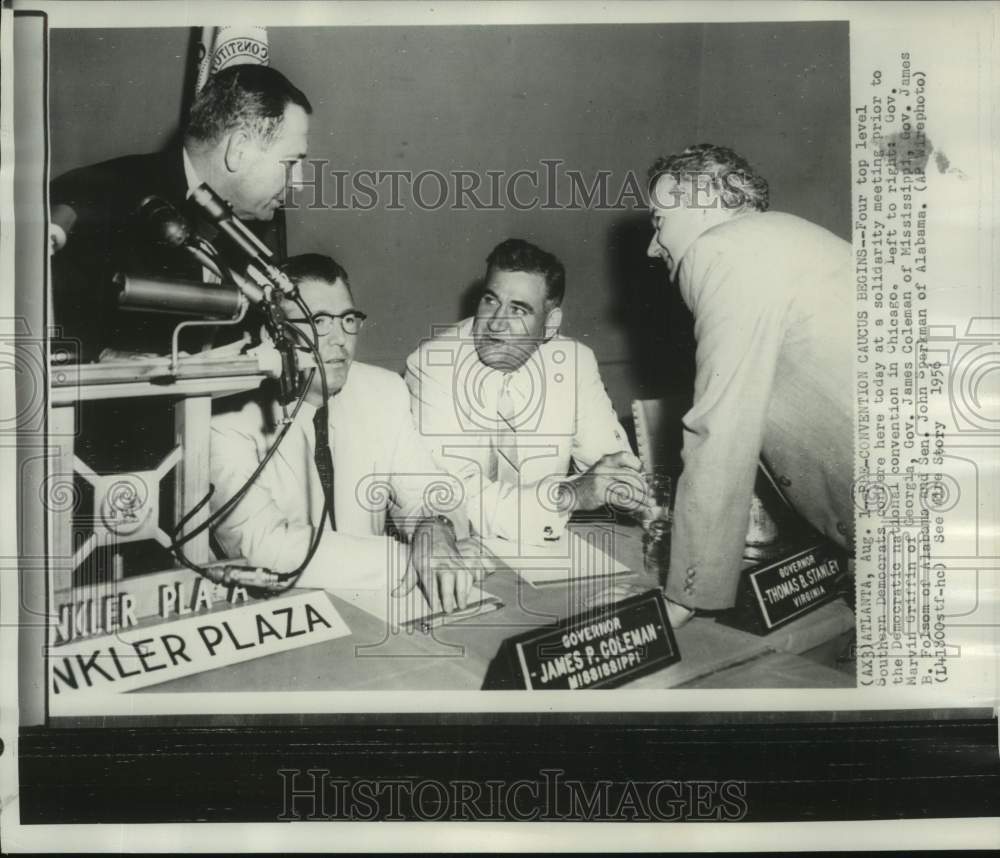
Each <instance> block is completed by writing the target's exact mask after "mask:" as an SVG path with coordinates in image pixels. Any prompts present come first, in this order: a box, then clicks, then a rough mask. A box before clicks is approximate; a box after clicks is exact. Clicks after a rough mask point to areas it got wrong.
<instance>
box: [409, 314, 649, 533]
mask: <svg viewBox="0 0 1000 858" xmlns="http://www.w3.org/2000/svg"><path fill="white" fill-rule="evenodd" d="M507 375H508V374H507V373H504V372H501V371H500V370H496V369H493V368H491V367H488V366H486V365H485V364H483V363H482V362H481V361H480V360H479V358H478V354H477V353H476V349H475V344H474V342H473V338H472V320H471V319H466V320H465V321H463V322H460V323H459V324H458V325H455V326H452V327H450V328H448V329H446V330H445V331H443V332H441V333H439V334H438V335H437V336H435V337H433V338H431V339H428V340H425V341H424V342H422V343H421V345H420V347H419V348H418V349H417V350H416V351H415V352H413V354H411V355H410V357H409V358H408V360H407V366H406V382H407V385H408V386H409V388H410V407H411V409H412V411H413V417H414V420H415V421H416V424H417V428H418V430H419V431H420V433H421V434H422V435H423V438H424V441H425V442H426V443H427V445H428V446H429V448H430V450H431V454H432V455H433V457H434V461H435V462H436V463H437V465H438V466H439V467H441V468H443V469H444V470H446V471H448V472H449V473H450V474H452V475H454V476H456V477H458V479H459V480H461V482H462V484H463V485H464V487H465V493H466V511H467V512H468V514H469V521H470V525H471V526H472V528H473V530H475V531H476V532H477V533H479V534H480V535H481V536H484V537H487V538H489V537H501V538H504V539H508V540H510V541H514V542H517V543H522V544H526V545H538V544H544V543H545V542H551V541H554V540H557V539H559V538H560V536H561V534H562V531H563V529H564V528H565V525H566V522H567V519H568V517H569V516H568V514H567V513H565V512H559V511H558V510H557V508H556V507H557V504H556V502H555V501H556V497H555V494H554V489H555V487H556V486H557V485H558V484H559V483H561V482H562V481H564V480H565V479H566V477H567V475H568V474H569V472H570V468H571V466H572V467H573V468H574V469H575V470H577V471H585V470H587V469H588V468H589V467H590V466H591V465H593V464H594V463H595V462H596V461H597V460H598V459H600V458H601V456H603V455H605V454H607V453H617V452H620V451H623V450H628V449H629V445H628V440H627V438H626V436H625V431H624V430H623V429H622V427H621V424H620V423H619V422H618V418H617V417H616V415H615V412H614V409H613V408H612V406H611V400H610V399H609V398H608V395H607V392H606V391H605V389H604V384H603V383H602V381H601V377H600V373H599V371H598V368H597V360H596V359H595V357H594V353H593V352H592V351H591V350H590V349H589V348H587V347H586V346H584V345H583V344H582V343H578V342H576V341H575V340H572V339H569V338H568V337H562V336H556V337H553V338H552V339H550V340H548V341H547V342H544V343H542V344H541V345H540V346H539V347H538V348H537V349H536V350H535V352H534V353H533V354H532V355H531V357H530V358H529V359H528V360H527V361H526V362H525V363H524V364H523V365H522V366H521V367H519V368H518V369H517V370H516V371H514V372H513V373H510V374H509V379H510V380H509V384H510V395H511V399H512V400H513V403H514V412H515V424H516V426H517V451H518V459H519V480H518V483H517V484H516V485H515V484H512V483H509V482H504V481H501V480H497V479H492V478H491V467H492V465H493V461H494V457H495V446H496V433H497V400H498V397H499V394H500V389H501V387H502V385H503V383H504V379H505V377H507Z"/></svg>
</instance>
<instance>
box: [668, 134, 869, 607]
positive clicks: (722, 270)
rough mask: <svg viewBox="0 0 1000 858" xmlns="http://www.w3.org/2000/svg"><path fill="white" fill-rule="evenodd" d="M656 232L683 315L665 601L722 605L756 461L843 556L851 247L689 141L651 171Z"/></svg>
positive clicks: (736, 566) (848, 465)
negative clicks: (773, 204) (689, 348)
mask: <svg viewBox="0 0 1000 858" xmlns="http://www.w3.org/2000/svg"><path fill="white" fill-rule="evenodd" d="M649 175H650V180H649V190H650V197H651V204H650V209H651V212H652V216H653V230H654V232H653V238H652V241H650V244H649V250H648V254H649V256H651V257H654V258H660V259H662V260H663V261H664V263H665V264H666V266H667V274H668V277H669V278H670V281H671V282H672V281H673V280H676V281H677V283H678V286H679V288H680V292H681V296H682V297H683V299H684V302H685V304H687V306H688V308H689V309H690V310H691V312H692V314H693V315H694V326H695V327H694V331H695V337H696V339H697V343H698V345H697V352H696V375H695V390H694V404H693V406H692V408H691V410H690V411H688V412H687V414H685V415H684V417H683V428H684V442H683V451H682V460H683V471H682V473H681V477H680V480H679V482H678V486H677V496H676V504H675V514H674V526H673V536H672V545H671V555H670V572H669V575H668V578H667V596H668V598H669V599H671V600H673V602H675V603H679V604H680V605H683V606H686V607H687V608H688V609H704V610H718V609H725V608H729V607H731V606H732V605H733V603H734V600H735V597H736V590H737V586H738V583H739V577H740V571H741V567H742V562H741V561H742V555H743V549H744V543H745V537H746V533H747V524H748V519H749V514H750V503H751V496H752V492H753V485H754V476H755V474H756V471H757V463H758V458H762V459H764V461H765V462H766V463H767V465H768V466H769V467H770V469H771V471H772V473H773V474H774V475H775V478H776V479H777V481H778V483H779V485H780V486H781V488H782V491H783V492H784V494H785V496H786V497H787V498H788V501H789V502H790V504H791V505H792V507H793V508H794V509H795V510H796V511H797V512H798V513H799V514H800V515H801V516H802V517H803V518H805V519H806V520H807V521H808V522H809V523H810V524H812V526H813V527H815V528H816V529H817V530H819V531H820V532H822V533H823V534H825V535H826V536H827V537H828V538H829V539H831V540H832V541H833V542H834V543H836V544H837V545H839V546H841V547H842V548H844V549H845V550H848V551H849V550H850V548H851V545H852V537H853V522H854V513H853V505H852V494H851V486H852V480H853V473H854V450H853V439H854V416H853V415H854V405H853V393H852V391H853V362H854V352H853V347H852V344H853V337H854V330H853V327H852V326H853V313H852V306H853V297H854V295H853V278H852V257H851V246H850V244H848V243H847V242H846V241H844V240H843V239H841V238H838V237H837V236H835V235H833V234H832V233H830V232H828V231H827V230H825V229H823V228H822V227H820V226H817V225H815V224H813V223H810V222H809V221H806V220H803V219H802V218H799V217H795V216H794V215H790V214H782V213H779V212H769V211H767V208H768V186H767V182H766V181H765V180H764V179H763V178H762V177H761V176H760V175H759V174H757V173H756V172H755V171H754V170H753V168H752V167H751V166H750V165H749V164H748V163H747V161H746V160H745V159H743V158H742V157H740V156H739V155H737V154H736V153H735V152H733V151H732V150H730V149H726V148H723V147H720V146H712V145H708V144H701V145H698V146H692V147H689V148H688V149H686V150H685V151H684V152H681V153H679V154H677V155H673V156H671V157H669V158H661V159H659V160H658V161H657V162H656V163H655V164H654V165H653V167H652V168H651V169H650V171H649Z"/></svg>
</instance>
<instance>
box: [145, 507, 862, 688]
mask: <svg viewBox="0 0 1000 858" xmlns="http://www.w3.org/2000/svg"><path fill="white" fill-rule="evenodd" d="M571 527H572V528H573V529H574V530H576V531H577V532H578V533H586V532H587V531H590V530H592V529H594V528H597V529H598V530H599V531H600V532H601V533H602V534H605V537H604V538H607V536H606V534H608V533H609V532H610V534H611V538H612V539H613V543H612V545H613V554H614V556H615V557H616V559H618V560H619V561H620V562H621V563H623V564H625V565H626V566H627V567H628V568H629V569H642V547H641V533H642V531H641V530H640V529H639V528H638V527H623V526H621V525H615V526H610V525H607V524H599V525H594V524H573V525H571ZM598 544H600V543H598ZM604 544H605V545H606V544H607V543H604ZM617 580H618V582H619V583H618V585H616V586H617V587H618V588H619V589H618V590H617V591H616V592H615V593H614V596H615V597H617V598H623V597H624V596H626V595H631V594H633V593H637V592H643V591H645V590H649V589H651V588H653V587H656V586H657V582H656V581H655V580H654V578H653V577H652V576H649V575H647V574H646V573H645V572H641V573H637V574H633V575H627V576H621V577H619V578H618V579H617ZM622 585H625V590H622V589H621V587H622ZM484 586H485V589H486V590H487V591H488V592H489V593H492V594H493V595H496V596H498V597H499V598H501V599H502V600H503V602H504V607H503V609H502V610H499V611H494V612H492V613H488V614H483V615H480V616H478V617H473V618H469V619H466V620H461V621H458V622H455V623H453V624H447V625H444V626H439V627H437V628H434V629H432V630H431V631H430V632H422V631H418V630H412V631H407V630H400V631H398V632H396V633H391V632H388V631H387V629H386V624H385V623H384V622H383V621H381V620H379V619H377V618H376V617H374V616H372V615H371V614H368V613H366V612H364V611H362V610H361V609H360V608H358V607H357V606H355V605H353V604H351V603H349V602H345V601H343V600H342V599H339V598H337V597H335V596H333V595H332V594H326V595H327V597H328V598H330V600H331V602H332V603H333V605H334V606H335V607H336V609H337V610H338V611H339V613H340V615H341V616H342V617H343V619H344V620H345V622H346V623H347V625H348V626H349V627H350V629H351V635H350V636H348V637H343V638H338V639H336V640H332V641H326V642H323V643H319V644H314V645H312V646H308V647H302V648H299V649H295V650H290V651H287V652H282V653H276V654H274V655H269V656H265V657H263V658H258V659H255V660H253V661H248V662H243V663H239V664H234V665H229V666H226V667H223V668H219V669H216V670H211V671H206V672H204V673H200V674H196V675H193V676H187V677H184V678H181V679H176V680H172V681H170V682H165V683H162V684H160V685H157V686H153V687H151V688H147V689H143V690H142V691H141V692H134V693H176V692H220V691H247V690H254V691H267V692H282V691H313V690H317V691H318V690H323V691H331V690H380V691H385V690H390V691H399V690H421V691H427V690H442V691H444V690H463V691H470V690H478V689H480V688H481V687H482V683H483V678H484V676H485V675H486V671H487V668H488V666H489V664H490V662H491V660H492V659H493V657H494V656H495V655H496V653H497V650H498V649H499V647H500V644H501V643H502V642H503V641H504V640H505V639H506V638H509V637H511V636H514V635H517V634H521V633H523V632H525V631H528V630H529V629H535V628H538V627H540V626H546V625H550V624H552V623H554V622H556V621H557V620H558V619H561V618H564V617H566V616H569V615H571V614H574V613H579V612H580V611H582V610H586V609H587V608H588V607H593V604H594V597H595V595H596V594H597V593H598V592H599V591H600V590H603V591H604V595H605V597H606V596H607V588H608V586H609V585H608V584H607V582H605V581H591V582H583V583H574V584H572V585H567V584H562V585H549V586H547V587H540V588H535V587H532V586H531V585H529V584H527V583H526V582H525V581H523V580H522V579H521V578H520V577H519V576H518V575H517V574H516V573H515V572H513V571H510V570H503V571H498V572H496V573H494V574H493V575H492V576H490V577H489V578H488V579H487V581H486V583H485V585H484ZM853 628H854V615H853V613H852V612H851V611H850V609H849V608H848V607H847V606H846V605H845V604H843V602H841V601H839V600H838V601H836V602H831V603H829V604H826V605H823V606H821V607H820V608H818V609H817V610H815V611H813V612H811V613H809V614H807V615H805V616H804V617H802V618H800V619H798V620H796V621H794V622H792V623H790V624H789V625H787V626H784V627H783V628H781V629H778V630H777V631H775V632H772V633H771V634H769V635H767V636H763V637H761V636H757V635H752V634H749V633H746V632H742V631H739V630H737V629H733V628H730V627H728V626H725V625H722V624H720V623H718V622H716V621H715V620H714V619H712V618H708V617H695V618H694V619H693V620H691V621H690V622H689V623H687V624H686V625H684V626H682V627H681V628H680V629H677V630H676V631H675V636H676V638H677V645H678V649H679V650H680V653H681V660H680V661H679V662H678V663H676V664H673V665H671V666H669V667H667V668H664V669H662V670H659V671H657V672H655V673H652V674H649V675H647V676H644V677H641V678H639V679H637V680H635V681H633V682H631V683H629V685H628V687H629V688H672V687H677V686H684V687H709V688H773V687H783V688H789V687H792V688H794V687H800V688H816V687H853V686H854V677H853V676H851V675H850V674H847V673H843V672H841V671H837V670H834V669H832V668H831V667H826V666H824V665H822V664H819V663H817V662H815V661H810V660H808V659H806V658H802V657H801V656H800V655H799V654H800V653H804V652H806V651H808V650H810V649H813V648H814V647H817V646H820V645H822V644H824V643H827V642H829V641H830V640H832V639H834V638H837V637H838V636H844V635H846V634H848V633H849V632H850V631H851V630H852V629H853Z"/></svg>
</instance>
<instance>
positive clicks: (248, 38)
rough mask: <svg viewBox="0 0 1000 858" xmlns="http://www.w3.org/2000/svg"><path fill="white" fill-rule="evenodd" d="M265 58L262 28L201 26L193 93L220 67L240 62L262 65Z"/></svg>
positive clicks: (263, 31)
mask: <svg viewBox="0 0 1000 858" xmlns="http://www.w3.org/2000/svg"><path fill="white" fill-rule="evenodd" d="M269 59H270V51H269V49H268V45H267V28H266V27H242V26H241V27H202V29H201V41H200V42H199V44H198V79H197V82H196V83H195V92H199V91H200V90H201V88H202V87H203V86H204V85H205V81H207V80H208V79H209V78H210V77H211V76H212V75H213V74H215V73H216V72H217V71H219V70H220V69H225V68H229V67H230V66H238V65H242V64H244V63H248V64H256V65H262V66H266V65H268V64H269Z"/></svg>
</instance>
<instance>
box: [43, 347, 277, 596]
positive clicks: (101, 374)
mask: <svg viewBox="0 0 1000 858" xmlns="http://www.w3.org/2000/svg"><path fill="white" fill-rule="evenodd" d="M265 377H266V374H265V373H264V372H263V371H262V370H261V366H260V362H259V361H258V359H257V358H255V357H244V356H233V357H226V358H213V359H206V358H204V357H201V356H198V355H195V356H192V357H186V358H180V359H179V361H178V363H177V365H176V367H172V366H171V362H170V359H169V358H167V357H162V358H160V357H157V358H142V359H137V360H129V361H121V362H111V363H95V364H60V363H58V362H55V363H53V365H52V366H51V367H50V405H51V409H50V412H49V438H50V440H51V442H52V444H53V446H54V448H55V449H54V453H55V461H54V464H53V474H52V475H51V478H52V479H53V482H51V483H50V485H49V486H48V487H47V489H46V494H47V496H48V497H49V498H50V502H48V503H47V507H48V510H47V512H48V528H49V534H50V550H49V557H50V558H52V559H53V563H52V567H53V568H51V570H50V571H51V585H50V586H51V589H52V590H54V591H56V592H59V591H63V590H69V589H70V588H71V587H72V583H73V572H74V570H75V569H76V568H77V567H79V565H80V564H81V563H82V562H83V561H84V560H85V559H86V558H87V557H88V556H89V555H90V553H91V552H92V551H93V550H94V549H95V548H98V547H99V546H101V545H108V544H123V543H126V542H137V541H140V540H144V539H154V540H156V541H157V542H159V543H160V544H161V545H163V546H165V547H168V546H169V545H170V537H169V535H168V534H167V533H165V532H164V531H163V530H162V529H161V528H160V526H159V502H158V499H159V484H160V481H161V479H162V478H164V477H165V476H166V475H167V474H169V473H170V472H171V471H176V475H175V489H174V500H175V503H174V509H175V511H176V514H177V516H178V517H180V516H183V515H184V514H185V512H186V511H188V510H191V509H193V508H194V506H195V505H196V504H197V503H198V502H199V501H200V500H201V499H202V498H204V497H205V495H206V494H207V492H208V489H209V438H210V435H209V433H210V430H211V417H212V399H213V398H216V397H220V396H228V395H231V394H234V393H240V392H242V391H247V390H252V389H254V388H256V387H257V386H259V385H260V383H261V381H263V380H264V378H265ZM147 397H158V398H163V397H169V398H170V399H172V400H174V402H173V423H174V446H173V448H172V449H171V450H170V451H169V452H168V453H167V455H166V456H165V457H164V458H163V459H162V460H161V461H160V462H159V464H158V465H157V466H156V467H155V468H154V469H153V470H151V471H141V472H138V473H131V474H129V473H119V474H98V473H96V472H95V471H94V470H93V469H92V468H91V466H90V465H89V464H88V463H87V462H84V461H82V460H81V459H80V458H79V457H78V456H77V455H76V449H75V436H76V427H77V425H78V420H77V409H78V406H79V404H80V403H81V402H87V401H94V400H111V399H131V398H147ZM76 475H79V476H81V477H83V478H84V479H85V480H86V481H87V482H88V483H89V484H90V485H91V487H92V489H93V492H94V503H93V508H94V515H93V521H92V532H91V533H90V534H89V536H87V537H86V539H84V540H83V541H82V542H81V543H79V544H75V543H77V542H78V540H77V539H76V538H75V535H74V526H73V513H74V506H75V504H74V503H65V502H53V501H58V500H59V499H60V497H61V499H62V500H63V501H65V498H66V497H70V498H72V497H74V496H75V486H74V480H75V476H76ZM207 516H208V508H207V506H206V507H205V508H204V509H202V510H200V511H199V513H198V514H197V515H196V516H194V517H192V519H191V521H190V522H189V525H188V526H189V528H193V527H195V526H196V525H197V524H198V523H200V522H202V521H204V520H205V518H206V517H207ZM185 554H186V555H187V556H188V557H189V558H190V559H191V560H193V561H194V562H196V563H204V562H207V561H208V560H210V559H211V556H210V550H209V542H208V532H207V531H205V532H203V533H201V534H199V535H198V536H197V537H195V538H194V539H192V540H191V541H190V542H189V543H187V545H186V546H185ZM56 558H59V559H60V561H59V564H58V567H57V562H56ZM66 558H69V561H68V563H67V562H66V561H65V559H66ZM117 574H119V575H120V570H118V572H117Z"/></svg>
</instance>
